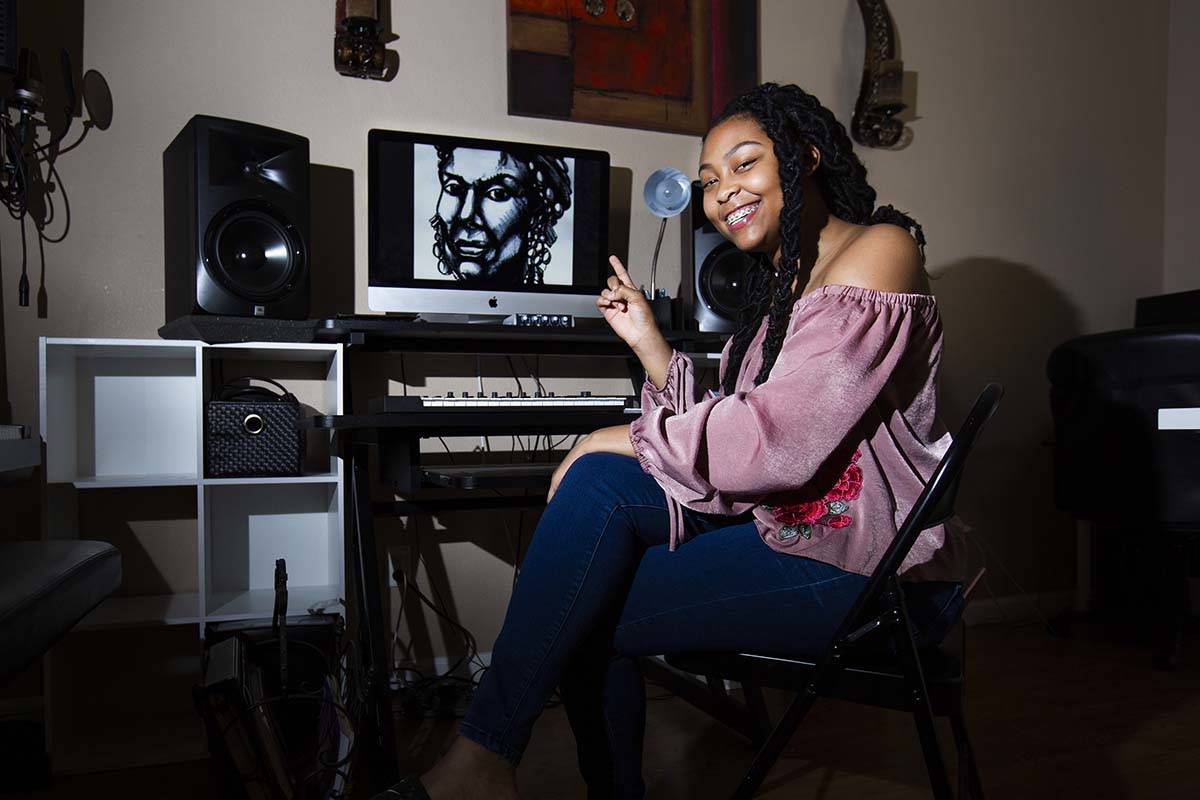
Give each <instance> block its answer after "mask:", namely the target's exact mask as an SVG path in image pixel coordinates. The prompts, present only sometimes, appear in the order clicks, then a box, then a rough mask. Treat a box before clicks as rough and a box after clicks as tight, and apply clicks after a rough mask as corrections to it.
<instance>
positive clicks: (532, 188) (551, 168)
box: [429, 145, 571, 286]
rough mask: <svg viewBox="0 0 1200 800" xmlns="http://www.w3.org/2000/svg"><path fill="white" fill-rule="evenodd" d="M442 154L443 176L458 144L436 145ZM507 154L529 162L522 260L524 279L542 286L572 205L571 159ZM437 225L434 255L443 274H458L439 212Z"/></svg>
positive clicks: (440, 168) (432, 221)
mask: <svg viewBox="0 0 1200 800" xmlns="http://www.w3.org/2000/svg"><path fill="white" fill-rule="evenodd" d="M436 148H437V155H438V164H437V169H438V176H439V177H443V176H444V175H445V172H446V167H447V165H449V163H450V160H451V159H452V158H454V148H453V147H446V146H443V145H436ZM504 157H505V158H507V159H509V160H511V161H514V162H521V163H522V164H524V165H525V169H526V171H527V175H526V178H525V187H526V190H527V192H528V201H529V206H530V215H529V227H528V228H527V229H526V232H525V236H524V237H523V240H522V243H521V261H522V262H523V263H524V268H523V270H524V271H523V273H522V276H521V283H522V284H525V285H533V286H540V285H542V284H544V283H545V282H546V280H545V272H546V267H548V266H549V265H550V248H551V247H553V246H554V243H555V242H557V241H558V232H557V231H555V230H554V227H555V226H556V225H557V224H558V221H559V220H560V219H562V217H563V214H565V213H566V212H567V209H569V208H570V207H571V177H570V173H569V172H568V170H567V162H566V161H565V160H564V159H562V158H558V157H557V156H549V155H545V154H542V153H537V154H534V155H532V156H530V157H528V158H522V157H521V156H519V155H516V154H513V153H508V152H505V153H504ZM429 224H430V226H432V227H433V255H434V258H436V259H437V265H438V272H440V273H442V274H443V275H451V274H454V271H453V270H452V269H451V268H450V265H449V264H447V263H445V261H444V260H443V259H442V253H443V252H444V251H443V247H442V243H443V238H444V236H445V232H444V231H443V225H444V223H443V221H442V220H441V217H439V216H438V215H437V214H436V213H435V214H434V215H433V216H432V217H430V219H429Z"/></svg>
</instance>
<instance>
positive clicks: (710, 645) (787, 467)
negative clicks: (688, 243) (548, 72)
mask: <svg viewBox="0 0 1200 800" xmlns="http://www.w3.org/2000/svg"><path fill="white" fill-rule="evenodd" d="M451 166H453V167H454V169H451ZM504 169H505V166H504V164H503V162H501V161H497V160H491V161H488V160H486V159H485V160H483V161H480V162H478V163H475V164H474V166H473V167H472V170H468V169H467V168H466V167H463V166H459V165H458V162H457V161H455V162H453V164H451V162H450V161H447V167H446V170H445V172H446V174H450V173H453V174H454V175H456V176H459V177H461V179H462V183H461V184H459V183H455V184H454V190H455V192H456V193H457V194H455V195H454V198H455V202H454V203H450V204H449V205H452V206H453V207H454V208H457V209H462V208H465V207H466V203H465V201H464V202H462V203H460V202H458V199H459V197H468V196H471V197H475V198H477V199H475V200H473V201H472V202H474V203H475V204H476V205H480V204H486V203H495V205H496V209H495V212H496V214H499V208H500V205H501V203H502V201H501V200H499V199H497V200H494V201H492V200H486V199H478V198H486V194H487V191H488V190H487V188H486V187H487V186H488V185H489V184H488V183H487V181H488V180H492V179H494V178H495V176H496V175H498V174H501V172H502V171H503V170H504ZM484 173H487V175H485V174H484ZM517 179H518V178H517V177H516V176H515V175H514V177H513V180H517ZM700 179H701V182H702V184H703V199H704V210H705V214H706V216H707V217H708V218H709V220H710V221H711V222H712V224H713V225H714V226H715V227H716V229H717V230H718V231H719V232H720V233H721V234H722V235H724V236H725V237H726V238H727V239H729V240H730V241H731V242H732V243H733V244H734V245H735V246H736V247H738V248H739V249H740V250H742V251H744V252H746V253H749V254H752V255H753V256H754V260H755V264H756V268H755V269H753V270H752V282H751V288H750V292H749V296H750V301H749V303H748V304H747V306H746V308H744V309H743V311H742V314H741V323H740V327H739V329H738V330H737V332H736V333H735V334H734V336H733V338H732V339H731V340H730V342H729V343H728V344H727V345H726V348H725V352H724V353H723V354H722V358H721V387H722V391H720V392H707V393H705V392H702V391H701V389H700V387H699V386H698V385H697V382H696V380H695V371H694V369H693V365H692V362H691V360H690V359H689V358H688V357H687V356H686V355H684V354H682V353H677V352H675V351H673V350H672V348H671V346H670V345H669V344H668V343H667V342H666V340H665V339H664V338H663V336H662V334H661V333H660V332H659V330H658V327H657V326H656V325H655V323H654V317H653V314H652V313H651V311H650V309H649V304H648V301H647V299H646V297H645V296H644V295H643V294H642V293H641V291H639V290H638V288H637V286H636V284H635V282H634V280H633V278H632V277H631V276H630V274H629V272H628V271H627V270H626V269H625V266H624V265H623V264H622V263H621V262H620V261H619V260H618V259H616V258H615V257H613V258H612V259H610V261H611V264H612V267H613V271H614V273H615V274H614V275H612V276H611V277H609V278H608V286H607V288H606V289H604V290H603V291H602V292H601V293H600V296H599V297H598V298H597V299H596V307H597V308H598V309H599V310H600V312H601V313H602V314H603V315H604V318H605V320H606V321H607V322H608V324H609V325H610V326H611V327H612V329H613V331H614V332H615V333H616V334H617V335H618V336H620V337H621V338H622V339H623V340H624V341H625V342H626V343H627V344H628V345H629V346H630V348H631V349H632V351H633V353H634V354H635V355H636V356H637V358H638V360H639V361H640V362H641V364H642V366H643V367H644V369H645V372H646V382H645V384H644V385H643V387H642V398H641V399H642V414H641V416H640V417H639V418H638V419H637V420H636V421H635V422H633V423H632V424H630V425H620V426H616V427H612V428H605V429H602V430H599V431H596V432H594V433H592V434H589V435H588V436H586V437H584V438H583V439H582V440H580V442H579V443H578V444H577V445H576V446H575V447H573V448H572V449H571V452H570V453H568V454H567V456H566V458H565V459H564V460H563V462H562V464H561V465H560V466H559V467H558V469H557V470H556V471H555V474H554V476H553V478H552V480H551V490H550V497H549V498H548V501H547V506H546V510H545V513H544V514H543V515H542V517H541V520H540V521H539V523H538V527H537V531H536V533H535V534H534V537H533V540H532V542H531V543H530V546H529V549H528V551H527V552H526V555H525V558H524V561H523V562H522V567H521V574H520V578H519V580H518V581H517V584H516V588H515V591H514V593H513V596H512V600H511V602H510V604H509V608H508V614H507V616H506V617H505V621H504V627H503V629H502V630H501V632H500V636H499V638H498V639H497V640H496V643H495V645H494V647H493V650H492V661H491V665H490V667H489V669H488V670H487V672H486V673H485V674H484V676H483V679H482V680H481V681H480V684H479V688H478V690H477V691H476V693H475V696H474V699H473V700H472V703H471V707H470V709H469V711H468V712H467V714H466V716H465V717H464V719H463V721H462V724H461V725H460V727H459V734H460V735H459V738H458V739H457V740H456V741H455V742H454V744H453V746H452V747H451V748H450V750H449V752H448V753H447V755H446V756H445V757H444V758H443V760H442V761H441V762H439V763H438V765H437V766H436V767H434V769H433V770H432V771H431V772H429V773H428V774H426V775H424V776H421V777H420V778H416V777H410V778H407V779H406V780H405V781H402V782H401V783H400V784H398V785H397V786H396V787H394V789H393V790H392V794H390V795H387V796H389V797H393V798H394V797H402V798H403V797H408V798H428V797H432V798H433V799H434V800H440V799H441V798H448V797H463V798H475V797H479V798H483V797H488V798H513V797H516V784H515V777H514V776H515V772H514V767H515V765H516V764H517V763H518V762H519V761H520V759H521V755H522V753H523V752H524V750H525V747H526V745H527V744H528V742H529V738H530V736H531V734H532V729H533V724H534V721H535V720H536V719H537V718H538V716H539V714H540V712H541V710H542V709H543V708H544V707H545V703H546V700H547V699H548V698H549V697H550V695H551V693H552V692H553V691H554V690H555V688H556V687H558V688H559V690H560V692H561V696H562V699H563V703H564V705H565V706H566V708H567V716H568V719H569V720H570V723H571V727H572V729H573V731H574V732H575V736H576V739H577V744H578V753H579V760H580V769H581V772H582V773H583V776H584V779H585V781H586V782H587V784H588V794H589V796H596V797H613V798H641V797H643V796H644V795H645V784H644V782H643V781H642V770H641V749H642V748H641V744H642V738H643V735H644V733H645V731H644V723H645V690H644V687H643V685H642V680H641V677H640V674H639V672H638V668H637V665H636V659H637V658H638V657H639V656H642V655H657V654H663V653H667V654H669V653H680V652H696V651H734V652H757V653H770V654H776V655H795V656H804V657H813V656H814V655H815V654H817V653H819V652H821V651H822V650H823V649H824V648H825V647H826V646H827V644H828V642H829V639H830V637H831V636H832V635H833V632H834V630H835V628H836V626H837V624H838V623H839V622H840V621H841V619H842V617H843V616H844V615H845V613H846V612H847V610H848V609H849V608H850V607H851V604H853V602H854V601H855V599H856V598H857V596H858V595H859V593H860V592H861V591H862V589H863V587H864V586H865V585H866V580H867V578H866V576H867V575H869V574H870V572H871V570H872V569H874V568H875V566H876V565H877V564H878V561H879V558H880V556H881V554H882V553H883V552H884V551H885V550H886V549H887V546H888V544H889V543H890V542H891V541H892V539H893V538H894V537H895V535H896V531H897V528H898V525H899V524H900V521H901V520H902V518H903V517H904V515H905V513H906V512H907V510H908V509H909V508H911V507H912V505H913V503H914V501H915V500H916V498H917V496H918V495H919V494H920V492H921V490H922V489H923V487H924V484H925V481H926V479H927V477H928V476H929V475H931V474H932V472H933V470H934V468H935V467H936V465H937V463H938V461H939V460H940V458H941V457H942V456H943V455H944V454H945V452H946V450H947V449H948V448H949V445H950V437H949V435H948V434H947V433H946V430H945V427H944V426H943V425H942V424H941V422H940V420H939V419H938V415H937V398H936V385H937V372H938V365H939V363H940V360H941V347H942V334H941V322H940V319H939V317H938V311H937V304H936V302H935V301H934V299H933V297H931V296H929V294H928V293H927V289H926V287H925V275H924V271H923V269H922V266H921V265H922V253H921V250H920V245H921V244H923V241H924V240H923V237H922V235H921V230H920V227H919V226H918V225H917V224H916V223H915V222H913V221H912V220H911V219H909V218H908V217H906V216H904V215H903V214H901V213H900V212H897V211H895V210H894V209H890V208H886V207H885V208H884V209H880V210H878V211H877V210H875V207H874V201H875V191H874V190H873V189H872V188H871V187H870V185H869V184H868V183H867V182H866V170H865V169H863V166H862V164H861V163H860V162H859V161H858V159H857V157H855V155H854V153H853V149H852V147H851V145H850V142H849V138H848V137H847V136H846V131H845V129H844V128H842V126H841V125H840V124H839V123H838V122H837V121H836V120H835V119H834V118H833V115H832V114H830V113H829V111H828V110H826V109H825V108H824V107H823V106H821V105H820V103H818V102H817V101H816V100H815V99H814V98H812V96H811V95H808V94H806V93H804V92H803V91H802V90H800V89H799V88H797V87H795V86H776V85H774V84H767V85H764V86H761V87H759V88H757V89H754V90H753V91H751V92H748V93H747V94H746V95H743V96H742V97H740V98H739V99H737V100H735V101H734V102H733V103H732V104H731V105H730V106H729V107H728V108H727V109H726V110H725V111H724V112H723V113H722V115H721V116H720V118H719V120H718V122H717V123H716V124H715V125H714V126H713V127H712V128H711V130H710V131H709V132H708V135H707V136H706V137H705V141H704V146H703V151H702V156H701V164H700ZM460 187H461V188H460ZM446 191H448V190H446ZM503 202H510V203H513V204H517V200H516V198H515V197H512V198H509V199H507V200H505V201H503ZM461 213H465V212H461ZM490 213H492V212H491V211H487V210H485V211H481V212H479V214H478V219H479V220H484V219H490V218H491V217H489V216H488V215H489V214H490ZM497 218H498V217H497ZM881 222H891V223H894V224H890V225H889V224H875V223H881ZM480 224H482V223H480ZM453 230H456V229H454V228H453V227H451V226H449V225H448V227H447V231H448V232H450V231H453ZM906 230H908V231H911V232H912V235H910V234H909V233H907V232H906ZM454 236H456V237H457V236H459V234H458V233H455V234H454ZM496 236H497V241H500V238H499V237H500V234H496ZM455 241H458V242H460V244H458V245H456V246H457V248H458V250H457V251H456V253H457V254H458V255H460V256H461V255H462V254H463V253H465V254H466V255H468V256H472V257H475V256H477V254H478V253H481V252H484V251H485V248H484V247H482V245H480V246H476V245H474V242H475V241H476V240H475V239H472V238H465V239H462V238H460V239H456V240H455ZM479 241H480V242H482V241H483V239H482V238H481V239H479ZM489 241H490V240H489ZM464 242H465V244H462V243H464ZM488 246H489V247H490V246H491V245H490V244H489V245H488ZM964 552H965V549H964V548H963V546H962V544H961V532H960V531H959V528H958V526H957V523H956V522H954V521H950V522H948V523H946V524H945V525H938V526H935V527H933V528H930V529H929V530H927V531H925V532H923V533H922V534H921V535H920V537H919V538H918V540H917V543H916V545H914V547H913V548H912V550H911V551H910V553H909V556H908V557H907V558H906V559H905V561H904V563H903V565H902V567H901V570H902V571H904V572H905V573H906V578H909V579H912V580H914V581H920V582H917V583H912V584H911V585H912V589H911V590H909V589H906V591H905V594H906V596H907V597H908V598H909V600H910V608H918V607H924V608H926V609H927V611H925V612H919V613H918V616H920V617H921V618H920V619H915V620H914V624H915V625H917V627H918V628H919V629H920V631H921V632H920V634H919V638H920V639H921V642H920V643H921V644H932V643H934V642H936V641H937V640H938V639H939V638H940V637H941V635H942V633H943V632H944V631H945V630H947V629H948V625H949V623H948V621H949V620H952V619H954V618H956V616H957V613H958V610H959V608H960V607H961V587H960V580H961V574H962V567H963V563H962V560H961V558H962V555H963V554H964ZM917 598H920V599H921V602H920V603H919V604H918V602H917ZM381 797H382V796H381Z"/></svg>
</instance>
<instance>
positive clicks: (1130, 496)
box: [1046, 325, 1200, 667]
mask: <svg viewBox="0 0 1200 800" xmlns="http://www.w3.org/2000/svg"><path fill="white" fill-rule="evenodd" d="M1046 372H1047V375H1048V377H1049V378H1050V408H1051V412H1052V414H1053V418H1054V466H1055V470H1054V472H1055V502H1056V504H1057V505H1058V507H1059V509H1061V510H1063V511H1066V512H1068V513H1070V514H1072V515H1074V516H1075V517H1076V518H1078V519H1080V520H1084V521H1087V522H1090V523H1096V524H1099V525H1101V526H1105V527H1112V528H1115V529H1118V530H1120V531H1122V532H1123V533H1124V534H1125V535H1131V536H1136V537H1137V541H1139V542H1140V543H1142V544H1143V545H1144V546H1145V547H1153V548H1156V549H1157V550H1158V551H1159V552H1158V555H1157V557H1156V562H1157V563H1158V564H1160V565H1161V567H1160V568H1159V570H1158V572H1157V574H1156V575H1154V577H1153V579H1151V580H1150V581H1149V583H1150V585H1149V586H1148V587H1147V588H1150V589H1152V590H1156V591H1157V592H1158V598H1157V600H1158V606H1159V607H1158V608H1157V609H1156V613H1154V614H1153V617H1154V618H1155V620H1156V621H1157V622H1158V623H1159V625H1160V630H1159V642H1158V646H1159V650H1158V653H1157V655H1156V658H1155V661H1156V663H1157V664H1158V665H1159V666H1163V667H1171V666H1174V665H1175V664H1177V663H1178V660H1179V650H1180V640H1181V636H1182V630H1183V624H1184V621H1185V619H1186V614H1187V579H1188V575H1189V558H1188V557H1189V555H1190V553H1191V552H1192V550H1193V547H1194V544H1195V541H1196V539H1197V537H1198V535H1200V432H1196V431H1187V430H1162V431H1160V430H1159V429H1158V412H1159V409H1164V408H1200V325H1190V326H1169V327H1168V326H1164V327H1148V328H1136V329H1132V330H1122V331H1111V332H1107V333H1101V334H1095V335H1091V336H1082V337H1079V338H1076V339H1071V340H1070V341H1067V342H1064V343H1063V344H1061V345H1059V346H1058V347H1057V348H1055V350H1054V351H1053V352H1052V353H1051V354H1050V358H1049V360H1048V361H1047V363H1046ZM1085 544H1086V542H1085ZM1081 566H1082V567H1083V568H1084V569H1089V567H1090V565H1088V564H1084V565H1081ZM1088 578H1089V576H1087V575H1082V576H1081V579H1083V580H1087V579H1088Z"/></svg>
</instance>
